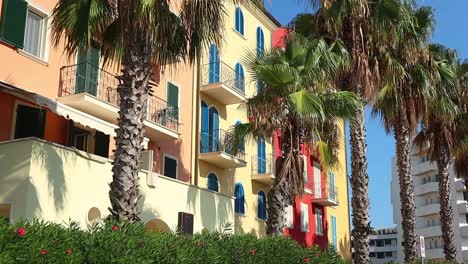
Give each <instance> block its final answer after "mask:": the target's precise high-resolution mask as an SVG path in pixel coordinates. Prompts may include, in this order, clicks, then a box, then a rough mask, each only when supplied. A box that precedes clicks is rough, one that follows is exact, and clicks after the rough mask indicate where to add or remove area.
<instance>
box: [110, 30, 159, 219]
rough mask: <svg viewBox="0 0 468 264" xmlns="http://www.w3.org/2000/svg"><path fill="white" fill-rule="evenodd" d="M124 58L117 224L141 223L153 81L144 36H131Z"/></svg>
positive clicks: (115, 184) (114, 185) (114, 194)
mask: <svg viewBox="0 0 468 264" xmlns="http://www.w3.org/2000/svg"><path fill="white" fill-rule="evenodd" d="M127 34H129V35H130V36H127V37H125V38H124V39H130V40H133V41H131V42H130V43H126V45H125V48H124V50H125V51H126V52H125V54H124V55H123V58H122V76H120V77H119V79H120V84H119V88H118V92H119V96H120V111H119V120H118V126H119V127H118V128H117V129H116V134H117V136H116V137H115V141H116V150H115V158H114V162H113V166H112V172H113V176H112V182H111V183H110V191H109V197H110V201H111V205H112V208H109V210H110V212H111V214H112V216H113V217H114V218H115V219H117V220H127V221H138V220H139V216H138V215H139V212H138V201H139V200H140V197H141V196H140V191H139V177H138V170H139V167H140V158H141V151H142V149H143V139H144V125H143V121H144V120H145V118H146V108H147V105H148V95H149V91H150V87H149V86H148V83H149V80H150V78H151V75H152V67H153V65H152V63H151V50H150V48H149V47H150V46H149V45H146V43H147V41H146V39H145V38H144V36H145V34H144V32H130V33H127Z"/></svg>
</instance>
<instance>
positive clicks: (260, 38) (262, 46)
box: [257, 27, 265, 56]
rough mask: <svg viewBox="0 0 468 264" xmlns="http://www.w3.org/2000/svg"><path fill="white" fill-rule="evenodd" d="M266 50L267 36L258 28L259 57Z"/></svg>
mask: <svg viewBox="0 0 468 264" xmlns="http://www.w3.org/2000/svg"><path fill="white" fill-rule="evenodd" d="M264 49H265V35H264V34H263V30H262V29H261V28H260V27H258V28H257V56H260V55H262V54H263V51H264Z"/></svg>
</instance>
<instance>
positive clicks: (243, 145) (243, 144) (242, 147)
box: [236, 121, 245, 152]
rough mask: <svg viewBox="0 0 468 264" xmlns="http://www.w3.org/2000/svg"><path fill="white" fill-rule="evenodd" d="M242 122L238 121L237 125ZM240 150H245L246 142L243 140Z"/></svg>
mask: <svg viewBox="0 0 468 264" xmlns="http://www.w3.org/2000/svg"><path fill="white" fill-rule="evenodd" d="M241 124H242V123H241V121H237V122H236V126H237V125H241ZM240 151H242V152H245V142H242V145H240Z"/></svg>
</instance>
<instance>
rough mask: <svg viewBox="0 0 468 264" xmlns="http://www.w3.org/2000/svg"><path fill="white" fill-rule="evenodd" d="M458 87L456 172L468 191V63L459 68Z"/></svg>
mask: <svg viewBox="0 0 468 264" xmlns="http://www.w3.org/2000/svg"><path fill="white" fill-rule="evenodd" d="M458 69H459V70H458V72H457V76H458V85H459V87H460V92H459V93H460V96H459V97H458V100H459V101H458V106H459V110H460V114H459V115H458V117H457V118H456V119H455V124H456V125H455V128H456V131H455V143H454V146H455V151H454V152H455V153H454V164H453V167H454V170H455V173H456V174H457V175H458V177H459V178H463V179H464V181H465V188H466V189H467V190H468V133H466V131H468V61H465V62H463V63H461V64H460V67H459V68H458Z"/></svg>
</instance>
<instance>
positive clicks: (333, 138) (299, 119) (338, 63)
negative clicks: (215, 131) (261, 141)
mask: <svg viewBox="0 0 468 264" xmlns="http://www.w3.org/2000/svg"><path fill="white" fill-rule="evenodd" d="M347 57H348V54H347V52H346V50H345V49H344V48H343V46H342V44H341V43H340V42H334V43H332V44H327V43H326V42H325V41H324V40H323V39H321V38H317V39H313V40H306V39H301V38H299V37H298V36H295V35H294V34H291V35H290V36H289V39H288V40H287V42H286V46H285V49H284V50H282V49H276V50H273V51H272V53H271V54H265V55H263V56H260V57H259V58H258V59H256V60H255V61H250V62H248V63H247V64H248V65H250V67H249V71H250V73H251V74H252V79H253V80H255V81H258V82H261V83H262V84H263V85H262V89H260V90H259V91H258V92H257V94H256V95H255V96H254V97H253V98H251V99H249V100H248V101H247V102H246V104H245V106H246V108H247V113H248V115H249V116H250V117H251V122H250V123H248V124H242V125H236V126H235V127H234V128H233V133H234V134H233V135H234V136H233V139H235V140H234V141H233V142H234V143H233V144H235V145H234V148H235V149H237V148H239V146H240V145H241V143H240V142H243V140H244V139H245V138H246V137H247V138H249V137H250V138H251V137H253V138H263V137H271V136H273V133H275V132H278V133H279V134H281V146H280V147H281V150H282V155H281V157H279V158H278V159H277V162H276V174H275V175H276V177H275V181H274V183H273V186H272V187H271V189H270V191H269V193H268V221H267V233H268V234H269V235H281V234H283V231H284V226H285V219H284V210H285V208H286V206H287V205H291V204H292V203H293V198H294V197H295V196H296V195H302V194H303V192H304V178H303V159H302V157H301V153H300V150H301V145H303V144H305V145H309V146H313V147H314V148H315V150H316V152H317V153H319V154H320V155H319V157H320V159H321V161H322V165H323V166H331V165H332V164H336V163H334V162H336V155H335V154H336V150H335V152H334V151H333V148H334V147H336V146H337V144H338V143H337V142H339V139H340V132H339V128H338V122H339V119H340V118H349V117H351V116H353V115H354V113H355V109H356V108H357V107H358V105H359V104H360V102H359V100H358V98H357V97H356V96H355V95H354V94H353V93H350V92H335V91H334V90H333V88H334V79H333V78H334V77H335V76H337V75H339V72H340V70H341V69H342V68H343V67H344V66H345V65H346V61H347Z"/></svg>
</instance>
